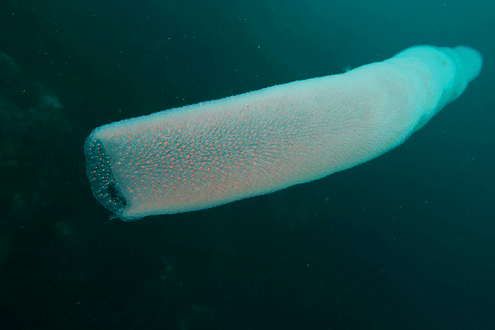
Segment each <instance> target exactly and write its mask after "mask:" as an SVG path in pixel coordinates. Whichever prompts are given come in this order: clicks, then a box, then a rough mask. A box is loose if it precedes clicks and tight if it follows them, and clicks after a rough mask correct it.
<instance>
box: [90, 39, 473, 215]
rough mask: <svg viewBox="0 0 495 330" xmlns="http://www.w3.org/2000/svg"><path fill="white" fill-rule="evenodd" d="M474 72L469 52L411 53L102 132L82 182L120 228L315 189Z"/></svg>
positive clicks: (434, 107) (397, 135)
mask: <svg viewBox="0 0 495 330" xmlns="http://www.w3.org/2000/svg"><path fill="white" fill-rule="evenodd" d="M481 63H482V60H481V56H480V55H479V54H478V53H477V52H476V51H475V50H473V49H471V48H468V47H457V48H436V47H430V46H419V47H413V48H409V49H407V50H405V51H403V52H401V53H399V54H397V55H396V56H394V57H392V58H390V59H388V60H386V61H383V62H377V63H372V64H369V65H365V66H362V67H359V68H356V69H354V70H351V71H349V72H347V73H344V74H340V75H334V76H327V77H322V78H315V79H308V80H304V81H296V82H293V83H289V84H283V85H278V86H273V87H269V88H265V89H262V90H259V91H255V92H250V93H246V94H241V95H237V96H233V97H228V98H224V99H220V100H216V101H210V102H204V103H199V104H194V105H189V106H185V107H182V108H176V109H171V110H166V111H161V112H158V113H155V114H152V115H149V116H143V117H138V118H133V119H128V120H123V121H120V122H115V123H112V124H109V125H104V126H101V127H99V128H96V129H95V130H94V131H93V132H92V133H91V135H90V136H89V137H88V138H87V140H86V144H85V153H86V158H87V174H88V178H89V180H90V182H91V185H92V189H93V193H94V195H95V197H96V198H97V199H98V200H99V201H100V202H101V203H102V204H103V205H104V206H105V207H106V208H107V209H109V210H111V211H113V212H114V213H115V215H116V216H118V217H120V218H122V219H124V220H133V219H138V218H141V217H144V216H149V215H156V214H170V213H178V212H187V211H194V210H199V209H204V208H209V207H213V206H217V205H221V204H225V203H228V202H232V201H235V200H239V199H242V198H247V197H251V196H256V195H261V194H266V193H270V192H273V191H276V190H280V189H283V188H286V187H289V186H292V185H295V184H299V183H304V182H308V181H312V180H316V179H319V178H322V177H324V176H327V175H329V174H331V173H334V172H336V171H341V170H344V169H347V168H350V167H353V166H355V165H358V164H361V163H363V162H366V161H368V160H370V159H372V158H375V157H377V156H379V155H381V154H383V153H385V152H387V151H388V150H390V149H392V148H394V147H396V146H398V145H399V144H401V143H402V142H404V141H405V140H406V139H407V138H408V137H409V136H410V135H411V134H412V133H413V132H414V131H415V130H417V129H418V128H420V127H422V126H423V125H424V124H425V123H426V122H427V121H428V120H429V119H430V118H431V117H432V116H434V115H435V114H436V113H437V112H438V111H439V110H440V109H442V107H443V106H444V105H445V104H447V103H448V102H451V101H453V100H454V99H455V98H457V97H458V96H459V95H460V94H462V92H463V91H464V90H465V88H466V86H467V84H468V82H470V81H471V80H472V79H474V78H475V77H476V76H477V75H478V73H479V71H480V69H481Z"/></svg>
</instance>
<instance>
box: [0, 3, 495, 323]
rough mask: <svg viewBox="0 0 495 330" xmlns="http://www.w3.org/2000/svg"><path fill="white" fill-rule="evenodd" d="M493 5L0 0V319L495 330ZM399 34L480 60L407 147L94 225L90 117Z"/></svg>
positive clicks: (368, 52) (216, 92) (388, 51)
mask: <svg viewBox="0 0 495 330" xmlns="http://www.w3.org/2000/svg"><path fill="white" fill-rule="evenodd" d="M493 17H495V4H494V3H493V2H492V1H482V0H476V1H470V2H465V1H453V2H442V1H436V0H434V1H420V2H414V4H413V3H411V4H399V3H398V2H396V1H391V0H389V1H385V2H380V1H373V2H371V1H364V0H360V1H293V2H288V1H280V0H268V1H258V0H255V1H249V2H248V1H218V0H216V1H213V0H211V1H197V2H194V1H191V2H184V1H175V0H174V1H163V0H161V1H141V2H125V1H96V0H89V1H55V0H46V1H34V0H27V1H14V0H7V1H3V2H2V3H0V328H1V329H89V328H91V329H100V328H101V329H238V330H244V329H246V330H248V329H249V330H254V329H256V330H257V329H271V330H273V329H284V330H286V329H316V330H319V329H325V330H330V329H332V330H340V329H377V330H378V329H415V330H416V329H462V330H464V329H494V328H495V317H494V314H493V311H494V310H495V284H494V281H493V279H494V278H495V203H494V197H495V193H494V188H493V187H494V186H495V171H494V168H493V163H494V160H495V153H494V151H493V149H494V148H493V146H494V145H495V134H494V133H493V127H494V125H495V115H494V113H493V110H494V106H493V95H494V82H493V78H492V77H493V76H494V75H495V72H494V67H493V58H495V47H494V46H493V42H492V40H491V39H493V33H494V32H495V23H494V20H493ZM417 44H432V45H436V46H455V45H459V44H465V45H469V46H471V47H474V48H476V49H478V50H479V51H480V52H481V53H482V55H483V56H484V59H485V63H484V68H483V70H482V73H481V75H480V76H479V77H478V78H477V79H476V80H475V81H474V82H473V83H472V84H471V85H470V86H469V87H468V89H467V91H466V92H465V94H464V95H462V97H461V98H459V99H458V100H457V101H455V102H454V103H452V104H450V105H448V106H447V107H446V108H445V109H444V110H443V111H442V112H441V113H440V114H439V115H437V116H436V117H435V118H434V119H433V120H432V121H431V122H430V123H429V124H428V125H427V126H425V127H424V128H422V129H421V130H420V131H418V132H417V133H415V134H414V135H413V136H412V137H411V138H410V139H409V140H408V141H407V142H406V143H405V144H404V145H402V146H401V147H399V148H397V149H395V150H393V151H392V152H390V153H388V154H386V155H385V156H382V157H380V158H378V159H376V160H373V161H371V162H369V163H367V164H365V165H362V166H359V167H356V168H353V169H351V170H348V171H345V172H342V173H337V174H335V175H332V176H330V177H327V178H325V179H322V180H319V181H316V182H312V183H309V184H305V185H301V186H296V187H292V188H290V189H286V190H283V191H280V192H278V193H274V194H270V195H267V196H262V197H257V198H252V199H248V200H244V201H241V202H236V203H232V204H228V205H225V206H222V207H218V208H214V209H209V210H205V211H199V212H193V213H187V214H179V215H172V216H156V217H150V218H146V219H143V220H140V221H137V222H131V223H124V222H121V221H118V220H112V221H109V220H108V218H109V213H108V212H107V211H106V210H105V209H104V208H103V207H102V206H101V205H99V203H98V202H97V201H96V200H95V199H94V198H93V196H92V193H91V190H90V187H89V183H88V180H87V178H86V176H85V160H84V154H83V143H84V139H85V138H86V136H87V135H88V134H89V133H90V132H91V130H92V129H93V128H94V127H97V126H99V125H102V124H106V123H109V122H112V121H115V120H120V119H123V118H129V117H135V116H138V115H143V114H149V113H152V112H155V111H158V110H163V109H167V108H172V107H176V106H181V105H186V104H191V103H196V102H200V101H205V100H211V99H217V98H221V97H225V96H229V95H233V94H238V93H242V92H247V91H251V90H255V89H259V88H263V87H267V86H271V85H276V84H280V83H285V82H290V81H293V80H298V79H306V78H312V77H316V76H324V75H329V74H335V73H341V72H343V71H344V70H345V69H346V68H349V67H351V68H353V67H356V66H359V65H362V64H366V63H370V62H374V61H378V60H383V59H385V58H388V57H390V56H392V55H394V54H395V53H397V52H399V51H401V50H403V49H405V48H407V47H410V46H413V45H417Z"/></svg>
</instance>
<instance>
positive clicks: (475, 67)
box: [454, 46, 483, 81]
mask: <svg viewBox="0 0 495 330" xmlns="http://www.w3.org/2000/svg"><path fill="white" fill-rule="evenodd" d="M454 51H455V52H456V53H457V55H458V58H459V60H460V62H461V67H462V69H463V70H464V72H465V75H466V78H467V79H468V81H471V80H473V79H474V78H476V77H477V76H478V75H479V73H480V71H481V66H482V64H483V58H482V57H481V54H480V53H479V52H478V51H477V50H476V49H473V48H471V47H467V46H458V47H455V48H454Z"/></svg>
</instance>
